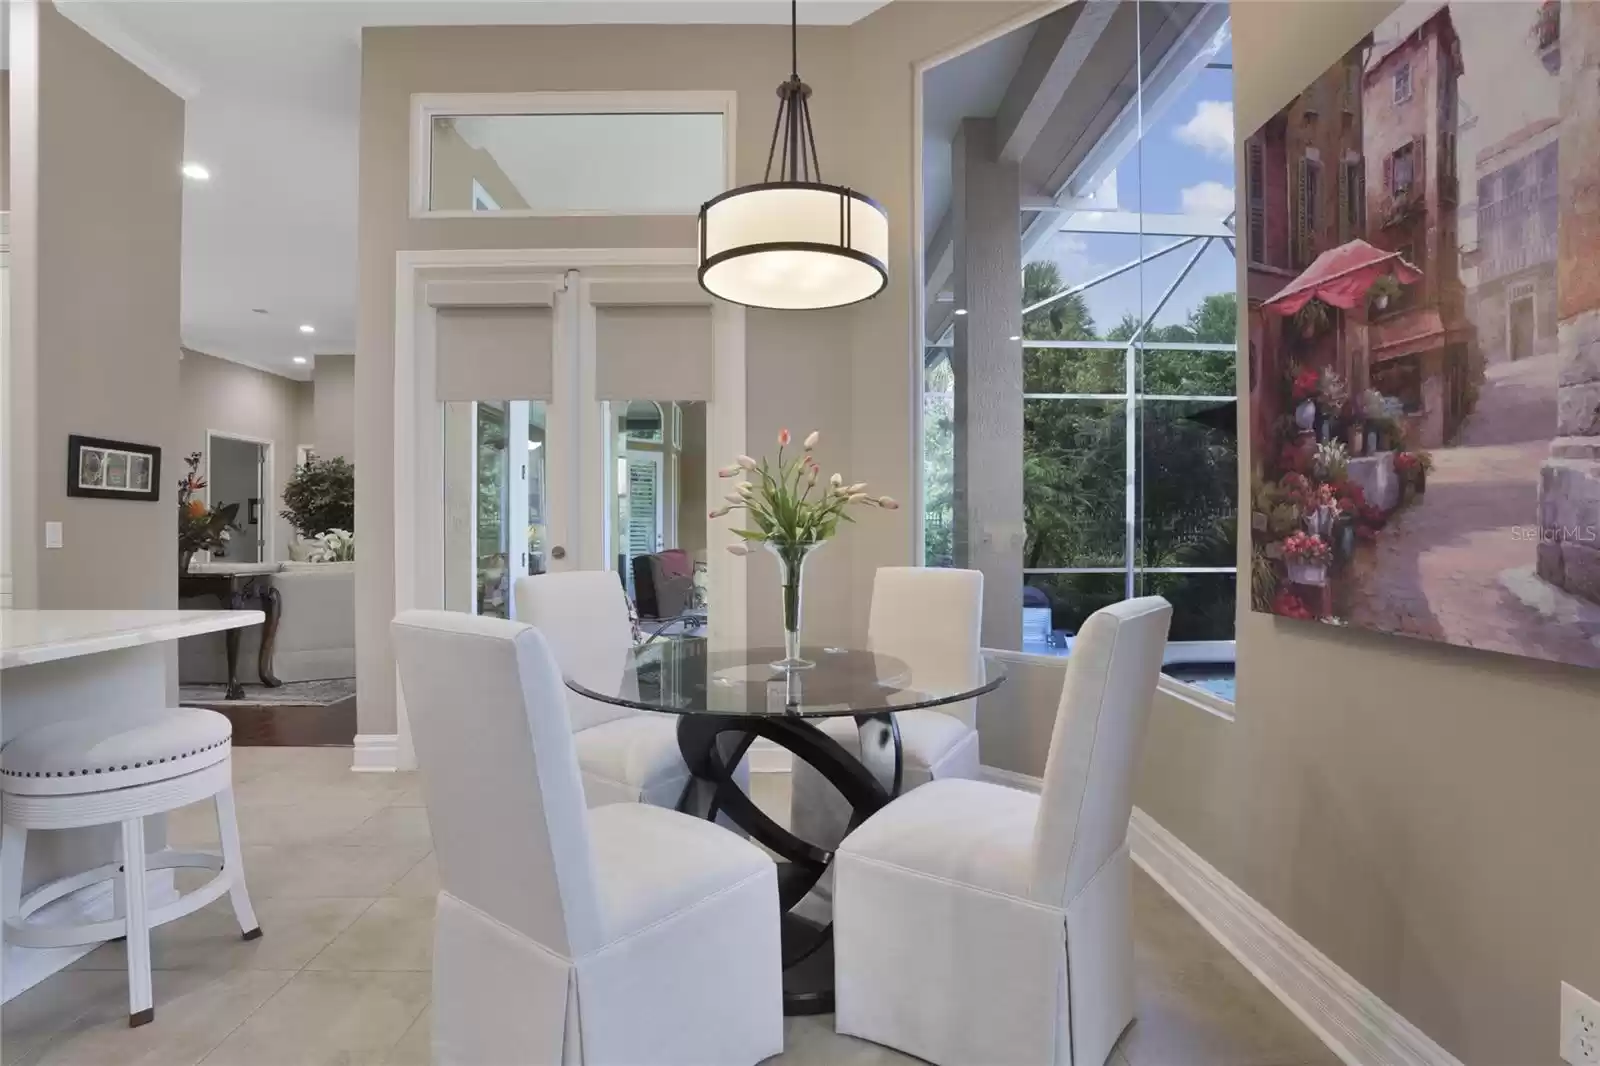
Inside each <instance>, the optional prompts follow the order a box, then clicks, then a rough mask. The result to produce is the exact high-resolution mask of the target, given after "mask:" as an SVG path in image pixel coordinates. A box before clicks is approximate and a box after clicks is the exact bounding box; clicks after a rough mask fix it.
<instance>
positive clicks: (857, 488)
mask: <svg viewBox="0 0 1600 1066" xmlns="http://www.w3.org/2000/svg"><path fill="white" fill-rule="evenodd" d="M845 491H846V492H848V493H849V494H850V495H852V496H854V495H855V494H856V493H858V492H866V491H867V483H866V482H865V481H858V482H856V483H855V484H854V485H851V486H850V487H849V488H848V489H845Z"/></svg>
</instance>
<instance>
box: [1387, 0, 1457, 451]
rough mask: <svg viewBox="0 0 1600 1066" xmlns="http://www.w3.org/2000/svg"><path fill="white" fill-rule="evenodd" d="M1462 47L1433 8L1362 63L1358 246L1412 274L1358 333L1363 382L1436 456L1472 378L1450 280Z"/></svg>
mask: <svg viewBox="0 0 1600 1066" xmlns="http://www.w3.org/2000/svg"><path fill="white" fill-rule="evenodd" d="M1461 71H1462V60H1461V46H1460V42H1459V40H1458V38H1457V36H1456V32H1455V26H1454V24H1453V23H1452V21H1451V17H1450V9H1449V8H1448V7H1441V8H1440V9H1439V10H1438V11H1437V12H1435V13H1434V14H1433V15H1432V16H1430V17H1429V18H1428V19H1426V20H1425V21H1424V22H1422V23H1421V24H1420V25H1419V26H1417V27H1416V28H1415V29H1413V30H1412V31H1411V32H1409V33H1407V34H1405V35H1404V36H1402V37H1400V38H1398V39H1395V40H1391V41H1388V42H1386V43H1385V45H1384V46H1383V47H1382V48H1376V49H1374V50H1373V51H1372V53H1371V54H1370V55H1369V56H1368V57H1367V61H1366V71H1365V75H1364V80H1363V91H1362V111H1363V122H1362V125H1363V136H1364V141H1365V150H1366V218H1367V234H1366V239H1367V240H1368V241H1369V242H1370V243H1371V244H1373V245H1375V246H1377V247H1378V248H1381V249H1383V250H1384V251H1390V252H1399V253H1400V254H1401V256H1402V257H1403V258H1404V259H1405V260H1406V261H1407V262H1409V263H1411V264H1413V265H1414V266H1416V267H1418V268H1419V269H1420V270H1421V271H1422V280H1421V281H1420V282H1419V283H1417V284H1415V285H1410V286H1407V287H1406V288H1405V289H1404V291H1403V292H1402V293H1401V295H1400V297H1399V298H1398V299H1395V300H1393V301H1391V302H1390V304H1389V306H1388V308H1387V309H1386V310H1384V311H1382V312H1378V313H1376V314H1375V315H1374V316H1373V318H1372V320H1371V322H1370V326H1369V330H1368V337H1367V340H1368V345H1369V350H1368V353H1367V360H1368V365H1367V368H1366V376H1367V379H1368V381H1369V383H1370V385H1371V386H1372V387H1373V388H1376V389H1377V390H1378V391H1379V392H1381V393H1383V394H1385V395H1387V396H1394V397H1396V398H1398V399H1399V400H1400V401H1401V402H1402V403H1403V404H1404V405H1405V411H1406V415H1407V417H1408V420H1409V422H1410V431H1411V436H1412V439H1413V442H1414V443H1415V444H1416V445H1417V446H1420V447H1425V448H1435V447H1438V446H1440V445H1442V444H1444V443H1445V442H1446V441H1447V440H1448V439H1449V438H1450V437H1451V436H1453V434H1454V433H1455V431H1456V428H1457V427H1458V426H1459V425H1460V424H1461V420H1462V419H1463V418H1465V417H1466V415H1467V413H1468V411H1469V410H1470V408H1471V405H1472V399H1473V396H1474V392H1475V388H1476V381H1477V379H1478V377H1479V376H1480V375H1481V371H1482V366H1481V363H1480V362H1479V357H1478V355H1477V354H1476V353H1477V344H1476V337H1475V331H1474V329H1473V327H1472V324H1471V322H1470V321H1469V319H1468V318H1467V311H1466V292H1465V288H1464V286H1463V284H1462V279H1461V261H1460V235H1459V226H1458V218H1457V210H1456V209H1457V206H1458V204H1459V201H1460V196H1461V182H1460V175H1459V173H1458V160H1457V148H1456V124H1457V119H1458V115H1459V98H1458V89H1457V82H1458V80H1459V78H1460V76H1461Z"/></svg>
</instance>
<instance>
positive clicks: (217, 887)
mask: <svg viewBox="0 0 1600 1066" xmlns="http://www.w3.org/2000/svg"><path fill="white" fill-rule="evenodd" d="M146 863H147V870H173V869H199V870H216V871H217V876H215V877H213V878H211V879H210V880H208V881H207V882H206V883H205V884H203V885H201V886H200V887H199V888H196V889H194V890H193V891H190V892H185V893H183V894H182V895H181V896H179V897H178V898H177V899H175V900H173V901H172V902H170V903H167V904H164V905H163V906H160V907H155V908H153V909H151V911H150V912H149V927H150V928H151V929H154V928H155V927H156V926H158V925H165V924H166V923H167V922H171V921H175V920H176V919H178V918H182V917H184V916H185V915H188V914H193V913H194V912H195V911H197V910H199V909H200V908H201V907H204V906H206V905H208V904H210V903H212V902H214V901H216V900H218V899H221V898H222V897H223V896H224V895H226V894H227V892H228V890H229V889H230V888H232V887H233V878H234V874H233V871H232V870H227V869H224V867H223V864H222V856H220V855H214V854H212V853H210V852H204V851H158V852H156V853H154V854H152V855H148V856H146ZM121 876H123V875H122V867H121V866H119V865H118V864H116V863H108V864H107V865H105V866H101V867H97V868H96V869H93V870H90V871H88V872H87V873H82V874H78V875H76V876H74V877H63V878H61V879H60V880H58V881H52V882H50V883H49V884H46V885H41V886H40V887H39V888H37V889H35V890H34V891H33V892H31V893H29V894H28V896H27V897H26V898H25V899H24V900H23V901H22V908H21V910H20V912H19V916H18V917H17V918H16V919H13V920H11V921H8V922H6V923H5V929H6V937H5V938H6V941H7V942H8V943H12V944H16V945H19V946H21V947H28V948H64V947H75V946H80V945H83V944H99V943H102V942H104V941H107V940H114V939H116V938H118V937H123V936H126V935H127V934H128V920H127V919H126V918H125V917H123V918H108V919H106V920H105V921H101V922H81V923H75V924H73V923H61V924H52V923H43V922H30V921H28V920H27V919H28V918H29V916H31V915H32V914H33V913H34V912H36V911H38V910H39V909H40V908H41V907H44V906H46V905H48V904H50V903H54V902H55V901H56V900H58V899H61V898H62V897H63V896H66V895H68V894H69V893H72V892H76V891H78V890H79V889H81V888H86V887H88V886H89V885H95V884H99V883H101V882H103V881H111V880H115V879H117V878H120V877H121Z"/></svg>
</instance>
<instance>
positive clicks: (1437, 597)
mask: <svg viewBox="0 0 1600 1066" xmlns="http://www.w3.org/2000/svg"><path fill="white" fill-rule="evenodd" d="M1596 84H1600V4H1590V3H1561V2H1558V0H1550V2H1532V0H1522V2H1505V0H1494V2H1472V3H1467V2H1457V3H1448V4H1439V3H1436V2H1430V3H1425V4H1416V3H1412V4H1406V5H1403V6H1402V7H1400V8H1398V9H1396V11H1395V12H1394V13H1393V14H1392V15H1391V16H1390V17H1389V18H1387V19H1386V20H1385V21H1384V22H1383V23H1382V24H1380V25H1379V26H1378V27H1377V28H1376V29H1375V30H1374V31H1373V32H1372V33H1371V34H1369V35H1368V36H1367V37H1366V38H1365V39H1363V40H1361V41H1360V42H1358V43H1357V44H1356V45H1355V47H1353V48H1351V49H1350V50H1349V51H1348V52H1347V53H1346V54H1345V55H1344V56H1343V57H1342V58H1341V59H1340V60H1339V61H1338V62H1337V63H1335V64H1334V65H1333V66H1332V67H1330V68H1328V69H1327V70H1325V71H1323V72H1322V73H1321V74H1319V75H1318V76H1317V77H1316V78H1315V79H1314V80H1313V81H1311V83H1310V84H1308V85H1307V86H1306V87H1305V88H1304V89H1303V90H1302V91H1301V92H1300V93H1299V95H1297V96H1296V97H1295V98H1294V99H1292V100H1290V101H1289V102H1288V103H1287V104H1286V105H1285V106H1284V107H1283V109H1282V110H1280V111H1279V112H1278V113H1277V114H1275V115H1273V116H1272V117H1271V118H1270V119H1268V120H1267V122H1266V123H1265V124H1264V125H1262V126H1261V128H1260V129H1258V130H1256V131H1255V132H1254V133H1252V134H1250V135H1249V137H1248V138H1247V139H1246V140H1245V143H1244V163H1245V185H1246V188H1245V191H1244V196H1243V197H1242V199H1241V206H1242V207H1243V208H1244V211H1243V212H1242V216H1243V217H1241V219H1240V223H1241V225H1242V228H1243V232H1242V233H1241V236H1242V237H1243V238H1244V244H1245V246H1246V249H1247V262H1246V278H1247V288H1248V304H1249V312H1248V319H1247V329H1248V340H1249V352H1250V397H1249V400H1250V416H1249V432H1250V445H1251V455H1252V460H1253V461H1252V466H1253V470H1252V473H1253V481H1252V499H1251V501H1250V514H1251V521H1250V533H1251V551H1252V558H1251V583H1250V588H1251V602H1252V606H1253V608H1254V609H1255V610H1258V611H1266V612H1271V613H1273V614H1277V615H1282V616H1288V617H1292V618H1300V619H1315V620H1319V621H1323V622H1330V623H1334V624H1340V625H1350V626H1357V627H1361V628H1364V629H1372V630H1377V631H1380V632H1384V633H1393V634H1399V635H1404V636H1409V637H1416V638H1422V639H1426V640H1434V641H1440V642H1444V643H1448V644H1455V645H1460V646H1463V647H1471V648H1478V649H1484V650H1490V651H1497V652H1504V653H1508V654H1512V655H1520V656H1527V657H1532V658H1538V659H1547V660H1552V661H1556V662H1563V663H1572V664H1576V665H1581V666H1589V667H1600V269H1597V268H1596V265H1595V264H1596V263H1600V197H1597V196H1596V195H1595V193H1594V190H1595V189H1597V188H1600V92H1596V91H1595V86H1596Z"/></svg>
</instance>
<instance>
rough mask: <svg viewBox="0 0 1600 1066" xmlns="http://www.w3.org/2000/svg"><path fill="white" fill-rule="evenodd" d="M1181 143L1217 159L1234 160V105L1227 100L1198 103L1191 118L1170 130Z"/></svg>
mask: <svg viewBox="0 0 1600 1066" xmlns="http://www.w3.org/2000/svg"><path fill="white" fill-rule="evenodd" d="M1172 135H1173V136H1174V137H1176V138H1177V139H1178V140H1180V141H1182V142H1183V143H1184V144H1187V145H1190V146H1192V147H1195V148H1198V149H1200V150H1201V151H1202V152H1204V153H1206V154H1207V155H1212V156H1216V157H1217V158H1218V159H1228V160H1231V159H1233V103H1232V102H1231V101H1228V100H1201V101H1200V102H1199V103H1198V104H1196V105H1195V107H1194V117H1193V118H1191V119H1189V121H1188V122H1185V123H1184V124H1183V125H1181V126H1179V127H1178V128H1177V129H1175V130H1173V131H1172Z"/></svg>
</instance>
